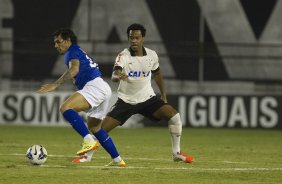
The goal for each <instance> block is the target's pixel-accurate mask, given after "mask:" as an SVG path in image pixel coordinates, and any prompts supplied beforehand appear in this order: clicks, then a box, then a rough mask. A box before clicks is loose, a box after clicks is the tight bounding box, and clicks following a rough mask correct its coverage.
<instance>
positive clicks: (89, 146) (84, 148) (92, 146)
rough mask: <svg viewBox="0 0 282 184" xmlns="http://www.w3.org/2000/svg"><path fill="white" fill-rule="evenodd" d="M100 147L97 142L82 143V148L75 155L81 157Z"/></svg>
mask: <svg viewBox="0 0 282 184" xmlns="http://www.w3.org/2000/svg"><path fill="white" fill-rule="evenodd" d="M99 146H100V144H99V142H98V141H95V142H83V143H82V148H81V150H79V151H78V152H77V153H76V154H77V155H83V154H84V153H86V152H88V151H91V150H95V149H97V148H98V147H99Z"/></svg>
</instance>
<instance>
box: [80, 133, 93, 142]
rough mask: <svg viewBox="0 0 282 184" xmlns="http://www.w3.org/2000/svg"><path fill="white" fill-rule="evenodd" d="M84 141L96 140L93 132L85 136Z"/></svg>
mask: <svg viewBox="0 0 282 184" xmlns="http://www.w3.org/2000/svg"><path fill="white" fill-rule="evenodd" d="M83 141H84V142H94V139H93V137H92V135H91V134H87V135H86V136H85V137H83Z"/></svg>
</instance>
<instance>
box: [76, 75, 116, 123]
mask: <svg viewBox="0 0 282 184" xmlns="http://www.w3.org/2000/svg"><path fill="white" fill-rule="evenodd" d="M77 92H78V93H80V94H81V95H82V96H83V97H84V98H85V99H86V100H87V102H88V103H89V104H90V105H91V109H90V110H88V111H87V112H86V114H87V116H89V117H94V118H97V119H104V117H105V116H106V114H107V112H108V106H109V102H110V98H111V95H112V90H111V88H110V86H109V85H108V83H107V82H105V81H104V80H103V79H102V78H100V77H97V78H95V79H94V80H92V81H89V82H87V83H86V84H85V86H84V87H83V89H81V90H79V91H77Z"/></svg>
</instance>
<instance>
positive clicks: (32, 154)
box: [26, 145, 47, 165]
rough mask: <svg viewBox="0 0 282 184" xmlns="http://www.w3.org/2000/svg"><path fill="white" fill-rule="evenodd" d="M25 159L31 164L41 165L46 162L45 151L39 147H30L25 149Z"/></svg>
mask: <svg viewBox="0 0 282 184" xmlns="http://www.w3.org/2000/svg"><path fill="white" fill-rule="evenodd" d="M26 157H27V160H28V161H29V162H30V163H31V164H33V165H41V164H44V163H45V162H46V160H47V150H46V149H45V148H44V147H43V146H41V145H32V146H30V147H29V148H28V149H27V151H26Z"/></svg>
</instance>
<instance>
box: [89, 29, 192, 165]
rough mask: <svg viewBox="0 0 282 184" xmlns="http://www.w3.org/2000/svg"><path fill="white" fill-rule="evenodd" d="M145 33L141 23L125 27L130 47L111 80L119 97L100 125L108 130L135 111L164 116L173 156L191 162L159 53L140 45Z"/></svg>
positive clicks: (151, 116)
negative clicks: (156, 89)
mask: <svg viewBox="0 0 282 184" xmlns="http://www.w3.org/2000/svg"><path fill="white" fill-rule="evenodd" d="M145 34H146V29H145V28H144V27H143V26H142V25H140V24H132V25H130V26H129V27H128V29H127V36H128V41H129V43H130V47H129V48H126V49H124V50H123V51H122V52H121V53H120V54H119V55H118V56H117V58H116V61H115V65H114V69H113V70H114V71H113V73H112V81H114V82H119V87H118V90H117V93H118V100H117V102H116V103H115V104H114V105H113V107H112V109H111V111H110V112H109V113H108V114H107V116H106V118H105V119H104V120H103V121H102V129H104V130H105V131H106V132H109V131H111V130H112V129H114V128H115V127H117V126H119V125H120V126H121V125H122V124H123V123H125V122H126V120H128V119H129V118H130V117H131V116H132V115H134V114H137V113H138V114H142V115H144V116H145V117H148V118H150V119H154V120H161V119H164V120H167V121H168V127H169V131H170V134H171V141H172V158H173V160H174V161H183V162H185V163H191V162H193V158H192V157H191V156H189V155H185V154H183V153H182V152H181V150H180V137H181V132H182V122H181V120H180V116H179V113H178V112H177V111H176V110H175V109H174V108H173V107H172V106H171V105H169V104H168V103H167V97H166V92H165V89H164V82H163V77H162V74H161V71H160V67H159V60H158V55H157V54H156V52H155V51H153V50H151V49H149V48H146V47H144V46H143V43H144V38H145ZM151 77H153V78H154V80H155V81H156V83H157V85H158V87H159V90H160V93H161V98H159V97H157V96H156V94H155V92H154V90H153V88H152V86H151ZM90 129H91V128H90ZM93 129H95V128H93ZM93 131H94V132H95V131H97V130H93ZM114 164H117V165H118V163H114Z"/></svg>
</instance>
